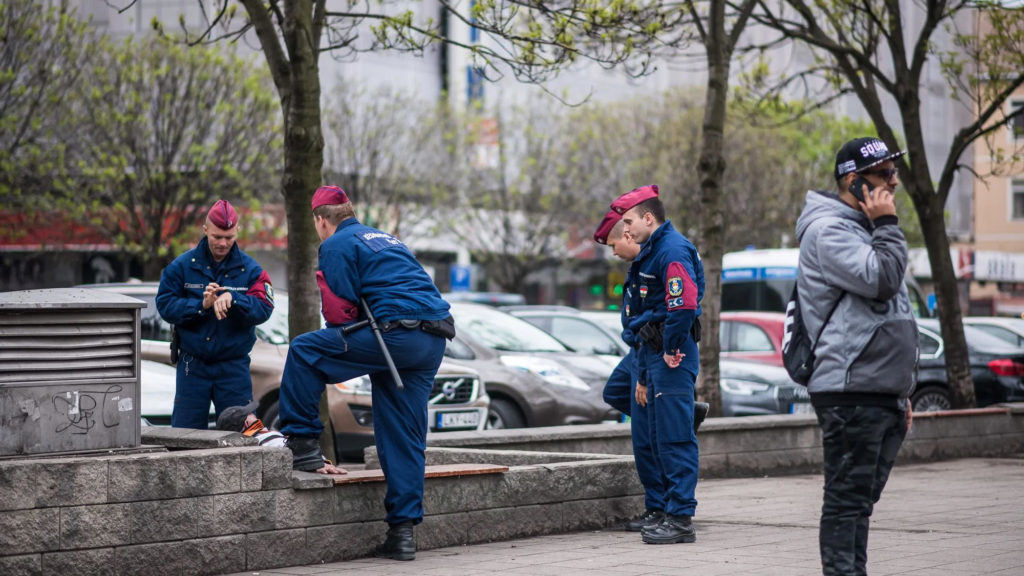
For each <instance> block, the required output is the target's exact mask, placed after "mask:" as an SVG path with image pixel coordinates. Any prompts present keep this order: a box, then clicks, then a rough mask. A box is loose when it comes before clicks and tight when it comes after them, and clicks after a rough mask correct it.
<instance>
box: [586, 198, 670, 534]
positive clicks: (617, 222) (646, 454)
mask: <svg viewBox="0 0 1024 576" xmlns="http://www.w3.org/2000/svg"><path fill="white" fill-rule="evenodd" d="M624 226H625V225H624V224H623V222H622V214H620V213H618V212H616V211H614V210H609V211H608V213H607V214H605V217H604V220H602V221H601V225H600V226H598V228H597V231H596V232H595V233H594V241H595V242H597V243H598V244H606V245H607V246H609V247H610V248H611V249H612V253H613V254H614V255H615V256H617V257H619V258H621V259H623V260H625V261H627V262H632V261H633V259H634V258H636V256H637V254H638V253H639V252H640V246H639V245H637V244H636V243H635V242H633V240H632V238H630V237H628V236H626V235H625V234H623V228H624ZM633 273H634V270H633V267H632V266H630V269H629V271H628V272H627V275H626V288H625V289H624V290H623V307H622V326H623V331H622V340H623V341H624V342H625V343H626V344H627V345H629V346H630V351H629V353H628V354H626V356H625V357H624V358H623V359H622V360H621V361H619V364H618V366H616V367H615V370H613V371H612V374H611V376H610V377H609V378H608V382H607V383H606V384H605V387H604V391H603V396H604V401H605V402H607V403H608V405H609V406H611V407H612V408H615V409H616V410H618V411H620V412H622V413H623V414H626V415H627V416H629V417H630V420H629V423H630V436H631V438H632V441H633V461H634V463H635V465H636V472H637V476H638V477H639V478H640V484H642V485H643V487H644V512H643V513H641V514H640V515H638V516H637V517H635V518H633V519H631V520H630V521H628V522H627V523H626V526H625V529H626V531H627V532H640V531H641V530H642V529H643V528H644V527H645V526H653V525H657V524H658V523H660V522H661V520H662V518H663V517H664V512H663V510H664V509H665V479H664V478H663V477H662V474H661V468H659V467H658V464H657V462H656V461H655V458H654V447H653V446H652V444H651V435H650V429H649V422H648V416H647V413H648V410H647V389H646V386H643V385H641V386H639V387H638V386H637V381H638V378H634V375H633V373H632V371H633V369H634V367H635V366H636V352H635V351H634V348H635V346H636V344H637V339H636V335H635V334H634V333H633V330H632V328H631V326H630V322H631V321H635V320H636V319H635V318H630V316H629V314H628V311H629V310H630V308H629V297H628V291H629V285H630V278H631V277H632V276H633Z"/></svg>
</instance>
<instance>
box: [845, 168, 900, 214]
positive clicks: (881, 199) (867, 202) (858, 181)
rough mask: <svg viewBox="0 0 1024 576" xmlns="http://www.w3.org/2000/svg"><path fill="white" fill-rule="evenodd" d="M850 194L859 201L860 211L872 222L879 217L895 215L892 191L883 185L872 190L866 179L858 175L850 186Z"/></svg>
mask: <svg viewBox="0 0 1024 576" xmlns="http://www.w3.org/2000/svg"><path fill="white" fill-rule="evenodd" d="M850 193H851V194H853V195H854V196H855V197H856V198H857V200H858V201H860V209H861V210H862V211H863V212H864V214H865V215H867V217H868V218H869V219H871V220H872V221H874V220H875V219H877V218H879V217H881V216H895V215H896V203H895V202H894V201H893V195H892V190H889V188H887V187H886V186H884V185H882V186H879V187H877V188H874V187H873V186H871V184H870V183H869V182H868V180H867V178H864V177H863V176H859V175H858V176H857V177H856V178H854V179H853V183H852V184H850Z"/></svg>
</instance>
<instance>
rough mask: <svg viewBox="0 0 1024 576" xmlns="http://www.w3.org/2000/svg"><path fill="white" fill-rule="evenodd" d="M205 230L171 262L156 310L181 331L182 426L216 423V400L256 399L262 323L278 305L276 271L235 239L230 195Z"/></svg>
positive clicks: (178, 391)
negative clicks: (252, 363)
mask: <svg viewBox="0 0 1024 576" xmlns="http://www.w3.org/2000/svg"><path fill="white" fill-rule="evenodd" d="M203 233H204V234H205V237H204V238H203V239H202V240H200V241H199V245H198V246H196V247H195V248H193V249H192V250H189V251H188V252H185V253H184V254H182V255H181V256H178V257H177V258H175V259H174V261H173V262H171V263H170V264H169V265H168V266H167V267H166V268H164V271H163V274H162V275H161V276H160V287H159V288H158V290H157V296H156V308H157V311H158V312H159V313H160V316H161V317H162V318H163V319H164V320H166V321H167V322H168V323H169V324H172V325H173V326H174V328H175V332H176V338H175V341H176V346H175V343H174V342H172V346H173V347H174V349H173V350H172V351H171V354H172V358H173V357H174V356H175V355H177V369H178V374H177V385H176V388H175V392H174V410H173V412H172V414H171V426H174V427H176V428H209V421H208V420H209V412H210V401H211V400H212V401H213V405H214V409H215V411H216V413H217V414H218V415H219V414H220V413H221V412H222V411H223V410H224V409H225V408H228V407H229V406H238V405H245V404H248V403H249V401H250V400H251V399H252V378H251V376H250V374H249V352H250V351H251V350H252V346H253V344H255V343H256V325H258V324H262V323H263V322H266V321H267V319H268V318H270V314H271V312H273V311H274V288H273V286H271V283H270V276H269V275H268V274H267V273H266V271H264V270H263V268H261V267H260V265H259V264H258V263H257V262H256V261H255V260H253V259H252V258H251V257H249V255H248V254H246V253H245V252H243V251H242V250H241V249H240V248H239V247H238V244H237V243H236V239H237V237H238V212H237V211H236V210H235V208H234V207H233V206H232V205H231V203H230V202H228V201H227V200H218V201H217V202H215V203H214V204H213V206H212V207H210V210H209V212H208V213H207V215H206V220H205V222H204V224H203Z"/></svg>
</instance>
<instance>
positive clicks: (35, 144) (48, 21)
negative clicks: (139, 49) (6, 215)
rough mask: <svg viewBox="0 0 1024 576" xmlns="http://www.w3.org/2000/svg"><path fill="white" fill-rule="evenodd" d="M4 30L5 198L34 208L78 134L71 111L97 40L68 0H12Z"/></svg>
mask: <svg viewBox="0 0 1024 576" xmlns="http://www.w3.org/2000/svg"><path fill="white" fill-rule="evenodd" d="M0 30H3V34H2V36H0V201H2V202H3V205H4V206H5V207H19V208H20V209H32V207H33V206H34V205H35V204H36V202H35V201H36V200H38V199H40V198H41V197H42V196H43V195H45V193H46V192H48V191H49V190H50V189H51V188H52V187H53V186H54V183H55V182H57V181H59V180H60V175H61V174H62V173H63V170H64V168H65V158H66V154H67V150H68V147H69V146H70V145H73V143H74V142H75V141H76V140H77V138H78V133H77V125H76V122H75V119H76V118H75V116H74V114H72V113H71V111H72V110H73V109H74V106H75V104H74V103H75V101H76V99H77V98H78V95H79V91H78V85H79V82H80V81H81V79H82V76H83V74H85V73H86V71H87V70H89V68H90V66H91V64H92V61H93V59H94V58H95V57H96V56H97V54H98V51H99V50H98V48H99V45H98V44H97V43H96V41H95V38H94V37H93V35H92V34H91V33H90V28H89V27H88V25H87V24H86V23H84V22H80V21H79V20H78V19H76V17H75V13H74V11H73V10H72V9H71V8H70V7H69V6H68V3H67V2H59V3H58V2H36V1H34V0H7V1H5V2H4V3H3V4H2V5H0ZM6 232H7V233H17V231H14V230H8V231H6Z"/></svg>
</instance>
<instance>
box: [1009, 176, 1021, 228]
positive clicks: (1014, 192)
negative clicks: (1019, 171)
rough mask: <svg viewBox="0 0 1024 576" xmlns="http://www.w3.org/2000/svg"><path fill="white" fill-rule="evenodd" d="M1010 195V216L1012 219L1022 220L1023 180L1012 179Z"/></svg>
mask: <svg viewBox="0 0 1024 576" xmlns="http://www.w3.org/2000/svg"><path fill="white" fill-rule="evenodd" d="M1010 195H1011V198H1010V202H1011V207H1010V217H1011V218H1012V219H1013V220H1024V180H1014V181H1013V185H1012V188H1011V190H1010Z"/></svg>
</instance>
